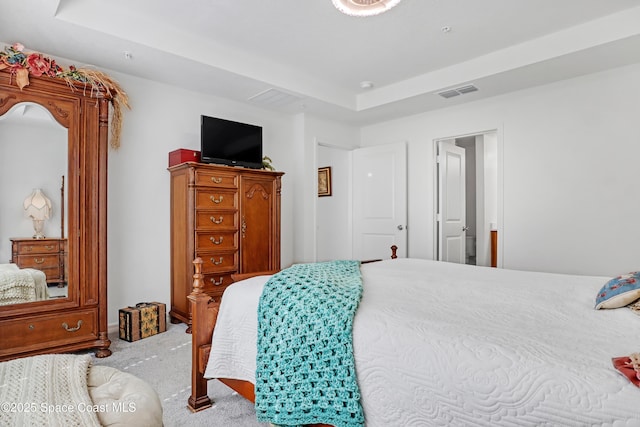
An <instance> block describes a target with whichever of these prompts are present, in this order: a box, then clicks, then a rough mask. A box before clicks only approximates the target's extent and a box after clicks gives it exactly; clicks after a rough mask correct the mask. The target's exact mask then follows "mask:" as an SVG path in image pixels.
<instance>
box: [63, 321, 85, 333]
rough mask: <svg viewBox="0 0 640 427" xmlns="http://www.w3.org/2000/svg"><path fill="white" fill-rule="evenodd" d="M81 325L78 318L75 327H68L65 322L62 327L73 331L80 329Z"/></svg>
mask: <svg viewBox="0 0 640 427" xmlns="http://www.w3.org/2000/svg"><path fill="white" fill-rule="evenodd" d="M81 326H82V320H78V325H77V326H76V327H75V328H70V327H69V325H67V324H66V323H63V324H62V327H63V328H64V329H65V330H66V331H67V332H75V331H77V330H79V329H80V327H81Z"/></svg>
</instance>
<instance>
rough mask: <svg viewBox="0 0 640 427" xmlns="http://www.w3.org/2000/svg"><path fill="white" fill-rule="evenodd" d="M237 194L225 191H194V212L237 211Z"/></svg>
mask: <svg viewBox="0 0 640 427" xmlns="http://www.w3.org/2000/svg"><path fill="white" fill-rule="evenodd" d="M237 207H238V193H237V192H235V191H225V190H202V189H199V190H196V210H198V209H237Z"/></svg>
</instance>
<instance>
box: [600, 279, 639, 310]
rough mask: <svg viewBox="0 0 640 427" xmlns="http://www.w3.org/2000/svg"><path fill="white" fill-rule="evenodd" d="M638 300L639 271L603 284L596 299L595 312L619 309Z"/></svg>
mask: <svg viewBox="0 0 640 427" xmlns="http://www.w3.org/2000/svg"><path fill="white" fill-rule="evenodd" d="M638 298H640V271H634V272H631V273H629V274H623V275H622V276H618V277H615V278H613V279H611V280H609V281H608V282H607V283H605V284H604V286H603V287H602V289H600V291H599V292H598V296H597V297H596V310H598V309H601V308H619V307H624V306H625V305H629V304H631V303H632V302H634V301H635V300H637V299H638Z"/></svg>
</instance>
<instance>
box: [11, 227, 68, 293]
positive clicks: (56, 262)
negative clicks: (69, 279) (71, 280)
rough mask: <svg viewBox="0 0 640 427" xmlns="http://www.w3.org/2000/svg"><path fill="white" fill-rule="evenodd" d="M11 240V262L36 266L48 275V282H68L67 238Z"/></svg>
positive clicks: (24, 266)
mask: <svg viewBox="0 0 640 427" xmlns="http://www.w3.org/2000/svg"><path fill="white" fill-rule="evenodd" d="M10 240H11V262H12V263H14V264H16V265H17V266H18V267H20V268H35V269H38V270H41V271H42V272H43V273H44V274H45V275H46V276H47V284H49V283H55V284H59V285H62V284H64V283H65V282H66V274H65V264H66V262H65V260H66V252H67V239H51V238H47V239H33V238H17V237H14V238H12V239H10Z"/></svg>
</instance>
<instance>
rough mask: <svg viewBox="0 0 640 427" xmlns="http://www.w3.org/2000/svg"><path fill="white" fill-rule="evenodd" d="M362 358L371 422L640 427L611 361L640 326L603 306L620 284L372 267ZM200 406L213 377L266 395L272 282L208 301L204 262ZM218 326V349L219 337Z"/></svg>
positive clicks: (197, 333) (196, 352)
mask: <svg viewBox="0 0 640 427" xmlns="http://www.w3.org/2000/svg"><path fill="white" fill-rule="evenodd" d="M361 272H362V277H363V288H364V292H363V296H362V300H361V302H360V306H359V307H358V311H357V313H356V315H355V318H354V321H353V349H354V354H355V365H356V371H357V379H358V384H359V386H360V392H361V396H362V398H361V403H362V407H363V409H364V414H365V418H366V425H367V426H371V427H375V426H389V425H398V426H399V425H420V426H422V425H468V424H474V425H603V424H605V425H640V389H638V388H637V387H635V386H634V385H633V384H632V383H631V382H630V381H629V380H627V379H626V378H625V377H624V376H623V375H621V374H620V372H618V371H617V370H616V369H614V368H613V364H612V358H616V357H623V356H627V355H630V354H632V353H635V352H638V351H640V317H639V316H638V315H636V314H634V313H633V312H632V311H631V310H628V309H626V308H621V309H615V310H594V301H595V297H596V294H597V293H598V291H599V290H600V289H601V287H602V286H603V285H604V284H605V282H607V281H608V280H609V278H606V277H587V276H575V275H562V274H551V273H539V272H524V271H512V270H506V269H493V268H486V267H475V266H467V265H460V264H452V263H443V262H436V261H428V260H417V259H396V260H386V261H381V262H375V263H368V264H363V265H362V266H361ZM194 278H195V279H194V291H193V293H192V294H191V295H190V297H189V298H190V299H191V301H192V316H193V322H192V325H193V341H192V342H193V345H194V348H193V365H192V369H193V375H192V395H191V397H190V399H189V407H190V408H191V409H192V410H199V409H204V408H206V407H208V406H209V405H210V400H209V398H208V397H207V395H206V381H207V379H206V378H217V379H220V380H221V381H222V382H224V383H226V384H227V385H230V386H231V387H232V388H234V389H236V390H237V391H238V392H239V393H240V394H242V395H243V396H245V397H247V398H248V399H253V398H254V394H253V388H252V384H253V383H254V382H255V368H256V359H255V356H256V327H257V326H256V325H257V316H256V315H255V313H256V309H257V304H258V299H259V298H260V293H261V291H262V287H263V286H264V283H265V282H266V281H267V280H268V279H269V276H267V275H265V276H257V277H253V278H250V279H247V280H244V281H240V282H237V283H234V284H233V285H232V286H230V287H229V288H228V289H227V290H226V291H225V294H224V297H223V298H222V301H219V300H211V299H210V298H209V297H208V296H207V295H206V294H204V293H203V292H202V287H201V283H200V282H199V281H200V280H201V279H200V277H199V270H198V265H197V263H196V275H195V276H194ZM214 327H215V329H214V330H213V342H211V333H212V329H213V328H214Z"/></svg>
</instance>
